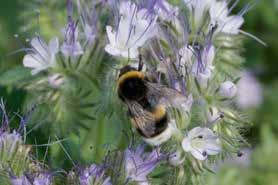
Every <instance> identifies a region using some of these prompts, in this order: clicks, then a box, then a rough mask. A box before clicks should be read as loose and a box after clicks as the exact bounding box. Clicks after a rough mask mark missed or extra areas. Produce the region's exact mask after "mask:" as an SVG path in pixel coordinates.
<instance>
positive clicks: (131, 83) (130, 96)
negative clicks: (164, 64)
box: [119, 77, 147, 101]
mask: <svg viewBox="0 0 278 185" xmlns="http://www.w3.org/2000/svg"><path fill="white" fill-rule="evenodd" d="M146 92H147V87H146V85H145V82H144V80H143V79H141V78H137V77H131V78H126V79H125V81H123V82H122V83H120V84H119V96H120V98H124V99H127V100H134V101H137V100H140V99H142V97H144V96H145V94H146Z"/></svg>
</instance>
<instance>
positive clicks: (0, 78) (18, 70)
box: [0, 66, 31, 86]
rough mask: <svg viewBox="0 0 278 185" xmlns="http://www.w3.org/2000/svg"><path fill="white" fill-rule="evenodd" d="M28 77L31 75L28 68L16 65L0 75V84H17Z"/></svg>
mask: <svg viewBox="0 0 278 185" xmlns="http://www.w3.org/2000/svg"><path fill="white" fill-rule="evenodd" d="M30 78H31V75H30V70H29V69H27V68H25V67H22V66H17V67H13V68H12V69H10V70H7V71H5V72H4V73H2V74H1V75H0V85H4V86H5V85H17V84H20V83H21V82H23V81H25V80H27V79H30Z"/></svg>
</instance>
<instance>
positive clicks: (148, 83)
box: [118, 62, 184, 146]
mask: <svg viewBox="0 0 278 185" xmlns="http://www.w3.org/2000/svg"><path fill="white" fill-rule="evenodd" d="M141 69H142V63H140V62H139V66H138V69H136V68H134V67H131V66H129V65H126V66H124V67H123V68H122V69H121V70H120V74H119V78H118V96H119V98H120V99H121V100H122V101H123V102H124V103H125V104H126V105H127V107H128V113H129V116H130V118H131V122H132V125H133V128H134V129H136V130H137V131H138V133H139V134H140V135H141V136H142V137H143V139H144V140H145V141H146V142H147V143H149V144H151V145H155V146H156V145H160V144H161V143H163V142H165V141H167V140H168V139H169V138H170V137H171V135H172V128H173V127H172V126H171V125H170V124H169V123H172V122H171V121H170V117H169V114H168V112H167V110H166V108H167V105H169V104H171V103H173V101H172V100H174V101H176V99H177V98H184V96H182V95H181V94H180V93H179V92H178V91H176V90H174V89H170V88H167V87H164V86H162V85H159V84H158V83H156V82H155V80H153V79H152V78H150V77H149V76H148V75H146V74H145V73H144V72H142V71H141Z"/></svg>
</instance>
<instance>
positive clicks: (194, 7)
mask: <svg viewBox="0 0 278 185" xmlns="http://www.w3.org/2000/svg"><path fill="white" fill-rule="evenodd" d="M213 1H214V0H184V2H185V4H186V5H187V7H188V8H189V9H190V10H191V12H192V15H193V18H194V22H195V25H197V27H199V26H201V25H202V21H203V18H204V16H205V14H206V12H207V11H208V10H209V8H210V6H211V4H212V2H213Z"/></svg>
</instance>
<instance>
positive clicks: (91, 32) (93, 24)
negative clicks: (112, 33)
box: [77, 0, 98, 44]
mask: <svg viewBox="0 0 278 185" xmlns="http://www.w3.org/2000/svg"><path fill="white" fill-rule="evenodd" d="M95 4H96V2H92V3H91V4H90V3H86V4H85V3H82V2H81V1H80V0H77V7H78V11H79V14H80V20H81V24H82V25H81V26H82V28H83V31H84V35H85V38H86V42H88V43H89V44H91V43H93V42H94V40H95V38H96V36H97V31H98V30H97V20H98V15H97V12H96V9H95Z"/></svg>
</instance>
